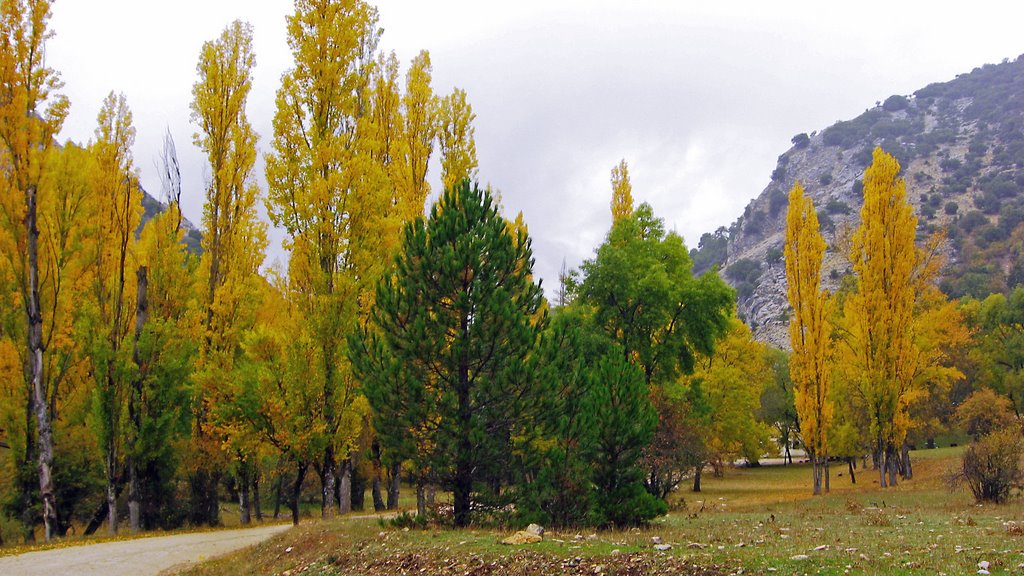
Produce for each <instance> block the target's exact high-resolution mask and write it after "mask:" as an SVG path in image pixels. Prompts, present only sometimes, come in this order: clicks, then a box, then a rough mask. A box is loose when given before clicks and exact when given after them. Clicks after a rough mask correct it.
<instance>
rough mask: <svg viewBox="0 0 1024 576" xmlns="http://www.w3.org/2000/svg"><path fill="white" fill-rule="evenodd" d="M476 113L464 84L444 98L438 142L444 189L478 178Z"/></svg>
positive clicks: (441, 104) (441, 107)
mask: <svg viewBox="0 0 1024 576" xmlns="http://www.w3.org/2000/svg"><path fill="white" fill-rule="evenodd" d="M475 119H476V114H474V113H473V107H472V106H471V105H470V104H469V100H467V98H466V91H465V90H462V89H461V88H456V89H454V90H452V93H451V94H449V95H448V96H445V97H444V98H442V99H441V103H440V110H439V113H438V144H439V147H440V151H441V185H442V186H444V189H445V190H449V189H451V188H455V187H457V186H459V185H460V184H461V183H462V181H463V180H465V179H470V180H476V175H477V158H476V140H475V139H474V134H475V133H476V129H475V128H474V127H473V120H475Z"/></svg>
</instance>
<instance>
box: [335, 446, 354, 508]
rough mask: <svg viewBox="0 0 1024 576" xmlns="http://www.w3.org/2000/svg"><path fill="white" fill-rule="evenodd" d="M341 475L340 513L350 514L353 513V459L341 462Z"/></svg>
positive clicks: (339, 487)
mask: <svg viewBox="0 0 1024 576" xmlns="http://www.w3.org/2000/svg"><path fill="white" fill-rule="evenodd" d="M340 468H341V474H339V478H338V480H339V484H338V511H339V512H341V513H342V514H348V513H349V512H351V511H352V459H351V458H345V459H344V460H342V461H341V466H340Z"/></svg>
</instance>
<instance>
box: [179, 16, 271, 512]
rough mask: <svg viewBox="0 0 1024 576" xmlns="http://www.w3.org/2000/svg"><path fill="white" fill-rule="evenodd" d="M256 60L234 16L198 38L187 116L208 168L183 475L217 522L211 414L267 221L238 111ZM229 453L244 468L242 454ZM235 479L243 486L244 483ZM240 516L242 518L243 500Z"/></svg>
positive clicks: (254, 293) (249, 313)
mask: <svg viewBox="0 0 1024 576" xmlns="http://www.w3.org/2000/svg"><path fill="white" fill-rule="evenodd" d="M255 64H256V59H255V56H254V54H253V51H252V27H251V26H250V25H249V24H247V23H243V22H240V21H235V22H234V23H232V24H231V25H229V26H228V27H227V28H226V29H225V30H224V32H223V33H222V34H221V36H220V37H219V38H218V39H216V40H213V41H209V42H206V43H205V44H203V48H202V50H201V52H200V55H199V63H198V64H197V65H196V71H197V72H198V74H199V80H198V81H197V82H196V83H195V84H194V85H193V87H192V96H193V100H192V105H191V107H192V121H193V122H194V123H196V124H197V125H198V127H199V130H200V131H199V132H198V133H196V134H195V136H194V138H193V139H194V142H195V144H196V145H197V146H198V147H199V148H200V149H201V150H202V151H203V152H204V153H205V154H206V157H207V161H208V162H209V167H210V180H209V182H208V183H207V188H206V201H205V203H204V205H203V228H204V234H203V256H202V260H201V262H200V278H201V281H202V282H203V294H202V297H201V302H202V309H203V311H202V338H201V344H200V350H199V360H198V362H197V370H196V378H195V381H196V389H195V397H194V399H193V402H194V406H195V411H196V413H195V423H194V436H195V439H196V445H197V449H198V451H199V455H200V458H199V461H198V462H196V463H195V465H196V469H195V470H194V472H193V474H192V476H191V478H190V484H191V487H192V497H193V503H192V507H191V511H190V513H191V514H192V520H193V521H194V522H196V523H208V524H216V523H217V522H218V521H219V512H218V500H217V482H218V478H219V476H220V473H221V472H220V466H221V463H220V462H219V458H220V456H219V453H218V451H219V449H220V446H221V443H222V438H221V437H220V436H222V431H220V430H217V429H216V424H217V423H216V422H215V421H214V420H213V418H212V417H211V412H212V410H213V406H214V405H215V404H216V403H217V401H218V400H220V399H222V398H225V397H230V394H231V390H230V388H231V386H233V385H234V382H233V379H232V378H231V372H232V370H233V369H234V359H235V356H236V353H237V351H238V347H239V345H240V342H241V335H242V333H243V331H244V329H245V328H246V327H248V326H251V325H252V322H253V314H254V310H255V307H256V305H257V303H258V301H257V300H258V289H259V286H260V284H261V283H262V279H261V278H260V277H259V275H258V272H259V266H260V265H261V264H262V262H263V252H264V249H265V248H266V243H267V241H266V224H264V223H262V222H260V221H259V218H258V217H257V215H256V200H257V196H258V195H259V189H258V187H257V186H256V184H255V182H254V181H253V179H252V169H253V166H254V164H255V162H256V132H255V131H254V130H253V128H252V125H251V124H250V123H249V120H248V118H247V116H246V110H245V108H246V100H247V98H248V96H249V91H250V89H251V88H252V75H251V74H252V68H253V66H255ZM236 457H237V458H238V459H239V460H242V462H240V465H242V466H244V464H245V463H244V455H239V454H236ZM243 476H244V474H243ZM241 484H242V486H243V490H246V489H247V488H245V486H246V483H245V482H242V483H241ZM241 514H242V520H243V522H245V521H246V520H247V510H246V506H244V505H243V506H242V512H241Z"/></svg>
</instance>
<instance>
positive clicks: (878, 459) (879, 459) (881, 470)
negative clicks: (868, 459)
mask: <svg viewBox="0 0 1024 576" xmlns="http://www.w3.org/2000/svg"><path fill="white" fill-rule="evenodd" d="M872 457H873V459H874V462H875V469H876V470H878V486H879V487H880V488H886V487H888V485H887V484H886V482H885V451H884V450H883V449H882V447H881V446H879V447H878V449H877V450H875V451H874V455H873V456H872Z"/></svg>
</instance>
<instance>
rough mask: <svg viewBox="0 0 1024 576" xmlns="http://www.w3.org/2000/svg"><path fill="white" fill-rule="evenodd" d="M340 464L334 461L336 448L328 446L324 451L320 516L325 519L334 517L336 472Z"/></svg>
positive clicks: (321, 473)
mask: <svg viewBox="0 0 1024 576" xmlns="http://www.w3.org/2000/svg"><path fill="white" fill-rule="evenodd" d="M337 466H338V464H337V462H336V461H335V460H334V446H333V445H328V446H327V449H326V450H324V462H323V468H322V469H321V472H320V490H321V499H320V515H321V516H322V517H324V518H331V517H332V516H334V490H335V485H334V483H335V481H336V478H335V475H334V473H335V470H336V468H337Z"/></svg>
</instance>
